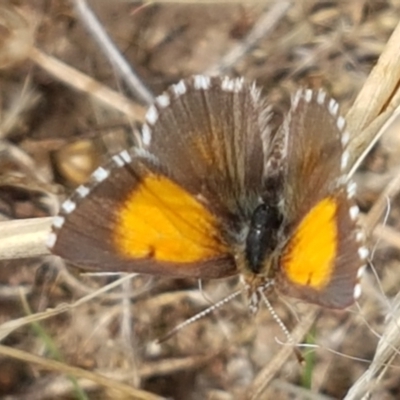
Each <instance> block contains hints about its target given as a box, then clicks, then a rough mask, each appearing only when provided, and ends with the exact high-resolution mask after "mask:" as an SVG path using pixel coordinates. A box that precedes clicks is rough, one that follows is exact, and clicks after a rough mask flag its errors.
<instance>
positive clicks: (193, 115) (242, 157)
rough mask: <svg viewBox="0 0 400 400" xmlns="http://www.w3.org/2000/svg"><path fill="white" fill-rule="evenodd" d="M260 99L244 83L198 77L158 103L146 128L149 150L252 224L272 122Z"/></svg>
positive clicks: (218, 205) (222, 210)
mask: <svg viewBox="0 0 400 400" xmlns="http://www.w3.org/2000/svg"><path fill="white" fill-rule="evenodd" d="M259 95H260V94H259V91H258V90H257V89H256V88H255V87H254V85H253V84H248V83H246V82H245V81H244V80H243V78H237V79H230V78H227V77H214V78H210V77H204V76H195V77H193V78H190V79H188V80H186V81H181V82H180V83H178V84H177V85H174V86H172V87H171V88H170V89H169V90H168V91H167V92H166V93H164V95H163V96H161V97H159V99H158V100H157V101H156V103H155V105H154V106H153V107H152V109H151V110H149V113H148V117H147V125H146V126H145V128H144V131H145V132H148V134H147V135H146V137H145V138H144V144H145V147H146V149H148V151H149V152H150V153H151V154H155V155H156V156H157V157H158V158H159V160H160V163H161V164H162V165H165V166H168V169H169V171H171V173H172V174H173V176H174V178H175V179H176V180H177V182H179V184H180V185H182V186H183V187H185V188H187V189H188V190H189V191H190V192H191V193H198V194H201V195H203V196H204V197H206V198H207V200H208V201H209V203H210V206H211V207H214V209H216V210H217V211H218V213H219V214H220V215H221V216H224V215H225V216H227V217H228V218H237V217H239V216H241V215H245V216H246V219H248V217H249V214H250V213H251V211H252V210H253V209H254V207H255V204H257V201H258V200H257V198H258V196H259V192H260V188H261V182H262V173H263V167H264V150H263V143H262V139H261V136H262V132H264V131H265V126H266V122H267V118H266V114H265V110H266V107H265V105H264V104H263V102H262V101H261V100H260V98H259Z"/></svg>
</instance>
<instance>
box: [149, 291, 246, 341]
mask: <svg viewBox="0 0 400 400" xmlns="http://www.w3.org/2000/svg"><path fill="white" fill-rule="evenodd" d="M241 293H242V290H238V291H236V292H233V293H232V294H230V295H229V296H227V297H225V298H223V299H222V300H220V301H218V302H217V303H215V304H213V305H212V306H210V307H208V308H206V309H205V310H203V311H201V312H199V313H198V314H196V315H193V317H191V318H189V319H187V320H186V321H184V322H182V323H181V324H179V325H177V326H175V327H174V328H173V329H171V330H170V331H169V332H167V333H166V334H165V335H164V336H162V337H161V338H159V339H156V340H155V342H156V343H157V344H159V343H162V342H165V341H166V340H168V339H169V338H170V337H171V336H174V335H175V334H176V333H177V332H179V331H180V330H182V329H184V328H186V327H187V326H189V325H191V324H193V323H194V322H197V321H198V320H200V319H202V318H204V317H205V316H206V315H208V314H210V313H212V312H214V311H215V310H217V309H218V308H220V307H222V306H224V305H225V304H227V303H229V302H230V301H232V300H233V299H234V298H235V297H237V296H239V294H241Z"/></svg>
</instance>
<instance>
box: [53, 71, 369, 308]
mask: <svg viewBox="0 0 400 400" xmlns="http://www.w3.org/2000/svg"><path fill="white" fill-rule="evenodd" d="M269 119H270V109H269V107H268V106H267V105H266V103H265V101H264V100H262V98H261V94H260V91H259V90H258V89H257V88H256V86H255V85H254V84H252V83H248V82H246V81H245V80H244V79H243V78H229V77H207V76H201V75H198V76H193V77H191V78H188V79H185V80H182V81H180V82H179V83H177V84H175V85H172V86H171V87H170V88H169V89H168V90H167V91H166V92H164V93H163V94H161V95H160V96H159V97H157V98H156V100H155V103H154V104H153V105H152V106H151V107H150V108H149V109H148V111H147V114H146V122H145V124H144V125H143V127H142V132H141V144H140V145H138V146H135V147H134V148H131V149H129V150H124V151H122V152H120V153H119V154H116V155H114V156H112V157H111V159H110V160H109V161H108V163H107V164H105V165H103V166H101V167H99V168H97V169H96V170H95V171H94V173H93V174H92V176H91V178H90V180H89V182H88V183H87V184H84V185H81V186H79V187H78V188H77V189H76V190H75V191H74V193H73V194H72V195H71V197H70V198H69V199H67V200H66V201H65V202H64V203H63V204H62V206H61V210H60V213H59V215H58V216H56V217H54V220H53V224H52V232H51V234H50V235H49V237H48V247H49V248H50V249H51V251H52V252H53V253H54V254H56V255H59V256H61V257H63V258H65V259H67V260H69V261H71V262H72V263H74V264H77V265H79V266H82V267H84V268H86V269H88V270H92V271H125V272H137V273H144V274H151V275H163V276H172V277H192V278H200V279H218V278H225V277H229V276H233V275H238V274H239V275H241V276H242V277H243V281H244V284H245V287H246V289H247V291H248V293H249V298H250V299H251V300H250V302H251V303H253V305H255V304H256V303H257V302H258V300H259V294H258V293H259V291H260V290H264V289H265V288H268V287H273V288H274V289H276V290H277V292H278V293H280V294H282V295H285V296H290V297H294V298H297V299H300V300H302V301H305V302H310V303H314V304H318V305H320V306H323V307H331V308H345V307H347V306H348V305H350V304H352V302H353V301H354V299H355V298H357V297H358V296H359V295H360V284H359V279H360V276H361V273H362V271H363V269H364V267H365V265H366V261H367V258H368V249H367V248H366V246H365V244H364V241H365V239H364V234H363V232H362V230H361V229H360V228H359V227H358V226H357V214H358V207H357V205H356V203H355V201H354V195H355V191H356V187H355V184H354V183H353V182H351V181H350V180H349V179H348V177H347V174H346V172H347V170H348V167H349V166H348V161H349V152H348V150H347V145H348V142H349V139H350V136H349V134H348V132H347V131H346V130H345V120H344V118H343V117H342V116H340V115H339V105H338V103H337V102H336V101H335V100H333V99H331V98H329V96H328V95H327V94H326V93H325V92H324V91H323V90H310V89H301V90H299V91H297V93H295V95H294V96H293V97H292V102H291V107H290V110H289V112H288V113H287V115H286V116H285V118H284V120H283V123H282V125H281V126H280V128H279V129H278V130H276V131H275V132H274V131H273V130H272V129H271V128H270V123H269Z"/></svg>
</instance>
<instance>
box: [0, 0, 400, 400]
mask: <svg viewBox="0 0 400 400" xmlns="http://www.w3.org/2000/svg"><path fill="white" fill-rule="evenodd" d="M279 2H280V1H272V0H271V1H264V2H250V1H249V2H243V3H222V2H221V3H219V4H218V3H215V4H195V3H192V2H186V3H181V4H175V3H164V2H162V3H161V2H160V3H157V2H156V3H153V4H150V3H149V4H146V3H139V2H137V3H135V2H127V1H120V2H111V1H106V0H101V1H100V0H98V1H92V2H91V3H90V4H91V6H92V7H93V10H94V11H95V12H96V14H97V15H98V17H99V19H100V21H101V22H102V24H103V25H104V26H105V27H106V29H107V31H108V32H109V34H110V35H111V36H112V38H113V40H114V41H115V43H116V44H117V46H118V48H119V49H120V50H121V51H122V53H123V55H124V57H125V58H126V59H127V60H128V61H129V63H130V64H131V65H133V66H134V68H135V69H136V71H137V73H138V75H139V76H140V78H141V80H142V81H143V82H144V83H145V84H146V85H147V86H148V87H149V88H150V90H151V91H152V92H153V93H155V94H159V93H161V92H162V91H163V90H164V89H165V88H166V87H167V86H168V85H169V84H171V83H173V82H176V81H178V80H179V79H181V78H183V77H187V76H190V75H192V74H194V73H203V72H205V71H208V70H210V69H211V67H218V66H220V65H221V60H222V59H223V56H224V55H225V54H226V53H227V51H228V50H229V49H231V48H232V47H233V46H237V45H239V44H243V43H244V42H245V38H246V36H247V35H248V33H249V32H251V30H252V29H253V27H254V24H255V23H256V22H257V21H258V19H259V18H260V16H261V15H262V14H263V13H268V12H269V11H270V10H271V9H272V8H273V7H274V6H276V4H277V3H279ZM4 3H5V4H4V6H6V7H7V10H8V11H10V10H11V11H10V12H17V13H18V14H19V15H21V16H22V18H23V19H22V20H19V19H18V18H17V22H16V24H17V27H19V28H20V29H21V30H24V29H25V31H26V30H28V32H30V33H29V34H28V35H27V37H26V38H25V40H26V42H27V43H28V48H29V39H31V40H33V43H34V46H35V47H36V48H38V49H40V50H41V51H43V52H44V53H46V54H49V55H52V56H53V57H55V58H57V59H59V60H62V61H63V62H64V63H66V64H68V65H69V66H71V67H73V68H75V69H77V70H79V71H82V72H83V73H85V74H87V75H89V76H91V77H92V78H94V79H96V80H97V81H99V82H101V83H103V84H105V85H107V86H108V87H110V88H112V89H113V90H115V91H117V92H119V93H124V94H125V95H126V96H127V97H131V96H130V95H129V90H127V89H126V87H125V85H124V83H123V82H122V81H121V79H119V78H118V77H117V75H116V73H115V72H114V71H113V69H112V68H111V67H110V64H109V62H108V61H107V59H106V58H105V57H104V55H103V54H102V52H101V50H100V48H99V47H98V46H97V45H96V43H95V42H94V41H93V40H92V38H91V37H90V36H89V35H88V33H87V31H86V30H85V29H84V27H83V24H82V22H81V21H80V20H79V19H78V18H77V15H76V13H75V11H74V9H73V7H72V6H71V2H69V1H63V0H59V1H57V0H54V1H48V0H47V1H46V0H43V1H40V0H33V1H27V0H15V1H10V2H4ZM281 3H283V2H281ZM292 3H293V4H291V5H290V7H288V9H287V10H286V11H285V13H284V14H283V15H282V16H281V17H280V18H279V20H277V21H276V25H275V26H274V28H273V29H272V30H271V31H270V32H269V33H268V34H267V35H265V36H264V37H263V38H262V39H261V40H259V41H257V43H256V45H255V46H254V47H253V48H251V49H247V51H246V52H245V54H244V55H243V56H242V57H241V58H240V59H239V60H238V61H236V62H235V64H234V65H229V66H228V67H227V68H226V69H225V71H224V72H225V73H227V74H229V75H231V76H237V75H243V76H245V77H246V78H248V79H250V80H255V81H257V84H258V85H259V86H260V87H261V88H262V90H263V93H264V95H265V96H266V97H267V98H268V100H269V101H270V103H271V104H273V107H274V110H275V111H276V115H277V121H279V119H280V116H281V115H282V113H283V112H284V111H285V110H286V109H287V107H288V104H289V99H290V94H291V93H293V92H294V91H295V90H296V88H298V87H300V86H310V87H320V86H322V87H324V88H325V89H326V90H327V91H328V92H329V93H330V94H331V95H332V96H333V97H335V98H336V99H337V100H338V101H339V102H340V104H341V107H342V111H343V113H345V112H346V111H347V110H348V109H349V107H350V105H351V104H352V102H353V101H354V99H355V97H356V95H357V93H358V92H359V91H360V89H361V87H362V85H363V82H364V81H365V79H366V77H367V76H368V74H369V72H370V71H371V69H372V67H373V66H374V64H375V62H376V60H377V58H378V57H379V55H380V53H381V52H382V49H383V47H384V45H385V43H386V42H387V40H388V38H389V36H390V34H391V32H392V31H393V29H394V27H395V26H396V24H397V22H398V21H399V20H400V1H398V0H392V1H389V0H388V1H384V0H378V1H373V0H369V1H368V0H354V1H348V2H347V1H339V0H338V1H335V0H332V1H317V0H315V1H313V0H304V1H296V2H295V1H293V2H292ZM4 10H6V8H4V9H3V8H2V9H0V13H1V12H5V11H4ZM4 15H5V14H4ZM7 15H8V14H7ZM23 21H25V22H23ZM18 24H20V25H18ZM25 24H26V25H25ZM14 29H17V28H15V26H14ZM11 32H12V31H10V30H8V29H7V28H6V27H4V26H0V38H2V40H1V42H2V43H5V42H6V40H7V39H8V37H9V36H8V35H10V34H11ZM21 53H22V54H20V55H19V57H17V56H15V55H14V56H9V58H10V59H7V60H8V62H9V63H8V65H7V66H4V68H2V69H1V70H0V112H1V117H0V120H1V121H0V133H1V138H0V144H1V149H2V151H1V153H0V155H1V157H0V215H1V218H2V219H3V220H8V219H15V218H33V217H43V216H48V215H51V213H52V212H53V211H54V197H51V196H50V195H49V194H57V195H58V196H59V198H60V199H62V198H64V197H65V195H66V194H68V193H70V192H71V190H72V188H74V187H75V186H77V185H78V184H79V183H82V182H84V181H85V180H86V179H87V178H88V176H89V174H90V172H91V171H92V170H93V168H94V167H95V166H97V165H98V164H99V163H101V162H102V161H104V160H105V159H106V158H107V155H109V154H113V153H115V152H116V151H118V150H119V149H121V148H123V147H124V146H128V145H131V144H132V143H133V139H132V128H133V127H135V126H136V122H135V121H132V120H130V119H128V118H127V116H126V115H123V114H121V113H120V112H118V111H117V110H115V109H113V108H112V107H110V106H105V105H102V104H100V103H99V102H97V101H95V100H94V99H93V97H92V96H90V94H88V93H85V92H82V91H78V90H74V89H72V88H71V87H69V86H67V85H66V84H64V83H63V82H62V81H61V80H60V79H58V78H57V77H54V76H52V75H50V74H49V73H48V72H47V71H46V70H45V69H43V68H42V67H41V66H40V65H38V63H35V62H33V61H32V60H30V59H29V58H26V57H25V56H26V54H25V53H24V50H23V46H22V50H21ZM12 57H16V58H19V59H18V60H14V59H13V58H12ZM0 58H1V57H0ZM133 101H135V100H134V99H133ZM397 132H398V131H397V130H396V129H392V130H391V131H390V132H388V133H387V134H386V135H385V136H384V137H383V139H382V140H381V141H380V143H379V144H378V145H377V146H375V148H374V150H373V152H372V154H371V155H370V156H368V158H367V159H366V161H365V162H364V164H363V165H362V167H361V169H360V171H359V172H358V173H357V176H356V179H357V183H358V185H359V192H358V202H359V205H360V207H361V209H362V211H364V212H368V210H369V209H370V208H371V207H372V205H373V204H374V202H375V201H376V199H377V198H378V196H379V194H380V193H381V191H382V190H383V188H384V187H385V185H386V184H387V182H389V181H390V179H391V178H392V177H393V174H394V173H395V171H396V170H397V168H398V166H399V163H398V162H399V159H400V158H399V157H398V156H399V150H400V143H399V135H398V134H397ZM398 200H399V199H396V198H394V199H391V208H390V213H389V214H388V217H387V220H386V222H385V223H386V224H387V225H388V226H390V227H392V228H394V230H397V228H398V227H399V224H400V211H399V210H400V208H399V207H397V205H399V203H398ZM372 246H373V247H374V249H375V251H374V257H373V266H374V269H375V274H373V273H372V272H371V271H369V272H368V273H367V275H366V277H365V279H364V282H363V286H364V288H363V289H364V294H363V296H362V298H361V300H360V307H353V308H351V309H350V310H346V311H343V312H337V311H329V310H320V312H319V317H318V319H317V321H316V323H315V324H314V325H313V327H312V329H311V330H310V333H309V336H308V339H307V340H308V342H309V343H314V344H316V345H317V346H318V348H317V349H316V350H308V351H305V358H306V361H305V362H304V363H303V364H299V362H298V360H297V358H296V357H295V355H294V352H293V354H292V355H290V357H289V358H288V359H287V360H285V362H284V365H283V366H282V367H280V368H279V369H277V370H276V371H275V372H274V379H273V380H272V381H271V383H270V384H269V385H268V388H267V389H266V391H265V392H264V393H263V394H262V395H260V397H259V398H261V399H275V400H278V399H341V398H343V397H344V395H345V394H346V392H347V391H348V390H349V388H350V387H351V386H352V384H353V383H354V382H355V381H356V379H357V378H358V377H359V376H360V375H361V374H362V373H363V372H364V371H365V370H366V369H367V368H368V366H369V361H370V360H371V359H372V357H373V355H374V352H375V348H376V344H377V342H378V339H379V334H380V332H382V330H383V327H384V320H385V317H386V315H387V314H388V313H389V311H388V310H389V307H390V302H391V300H392V299H393V297H394V296H395V295H396V294H397V292H398V291H399V287H400V279H399V277H400V264H399V256H400V253H399V251H398V249H397V248H395V247H394V246H393V245H390V244H389V243H388V242H386V241H385V240H384V239H379V238H377V237H373V240H372ZM113 279H114V278H104V277H88V276H84V275H81V274H78V273H77V272H76V271H75V270H73V269H70V268H68V269H66V268H65V265H64V264H62V263H60V262H59V261H56V260H54V259H53V258H49V257H46V258H36V259H23V260H21V259H20V260H12V261H2V262H1V265H0V324H1V323H4V322H6V321H10V320H13V319H16V318H20V317H23V316H25V315H26V314H27V313H28V312H29V311H28V309H27V306H26V305H24V302H23V300H22V298H23V296H22V295H21V293H22V292H21V289H23V290H24V293H25V297H26V301H27V303H28V304H29V308H30V310H31V312H38V311H43V310H45V309H46V308H48V307H55V306H57V305H59V304H61V303H72V302H74V301H76V300H78V299H79V298H80V297H82V296H83V295H85V294H88V293H92V292H93V291H95V290H96V289H98V288H100V287H102V286H104V285H105V284H106V283H110V282H111V281H112V280H113ZM234 284H235V281H233V282H232V281H226V282H205V283H204V287H205V294H206V296H207V297H206V296H202V295H199V294H198V292H196V290H197V289H198V284H197V282H196V281H192V280H172V279H165V278H151V279H150V278H148V277H138V278H137V279H135V280H134V281H133V282H132V285H131V286H129V285H128V286H129V287H127V286H126V285H125V286H123V287H121V286H118V288H116V289H114V290H113V291H112V292H109V293H106V294H102V295H98V296H97V297H96V298H95V299H94V300H92V301H90V302H86V303H84V304H82V305H80V306H79V307H76V308H74V309H73V311H71V312H67V313H63V314H61V315H59V316H57V317H54V318H51V319H47V320H44V321H41V322H40V327H41V330H40V329H39V328H38V326H33V325H27V326H25V327H23V328H21V329H19V330H17V331H16V332H14V333H12V334H11V335H9V336H8V337H7V338H6V339H5V340H4V341H3V342H2V344H3V345H7V346H10V347H13V348H16V349H21V350H25V351H26V352H28V353H31V354H36V355H40V356H43V357H49V358H52V357H54V351H53V352H52V351H51V350H50V349H51V348H55V349H57V353H58V359H61V360H62V361H63V363H65V364H67V365H71V366H76V367H79V368H82V369H85V370H90V371H95V372H98V373H101V374H106V375H107V376H108V377H110V378H112V379H114V380H115V381H118V380H119V381H123V382H125V383H127V384H129V385H132V386H134V385H136V386H137V387H140V388H142V389H144V390H147V391H148V392H151V393H155V394H159V395H162V396H165V397H168V398H172V399H176V400H180V399H188V400H189V399H193V400H197V399H215V400H217V399H218V400H225V399H226V400H229V399H244V398H246V395H247V394H248V390H249V388H250V387H251V385H252V383H254V380H255V377H256V376H257V373H258V372H259V371H260V370H261V369H262V368H263V367H265V366H266V365H267V364H268V363H269V362H270V361H271V360H272V358H273V357H274V355H276V354H277V352H278V351H279V350H280V349H281V348H282V344H280V343H279V342H278V341H277V340H276V338H278V339H279V340H280V341H281V342H285V337H284V335H283V334H282V331H281V330H280V329H279V327H278V326H277V324H276V322H274V320H273V319H272V318H271V315H270V314H269V312H268V311H267V310H261V311H260V312H259V314H258V315H257V316H256V317H252V316H251V315H249V312H248V310H247V307H246V302H245V301H244V300H243V299H239V300H238V301H235V302H232V303H230V304H228V305H227V306H225V307H223V308H221V309H220V310H219V311H217V312H216V313H214V314H212V315H210V316H208V317H206V318H203V319H202V320H200V321H198V322H197V323H195V324H193V325H191V326H189V327H187V328H186V329H184V330H182V331H180V332H179V333H178V334H176V335H175V336H173V337H172V338H171V339H169V340H168V341H166V342H163V343H161V344H160V345H156V344H154V343H152V340H153V339H155V338H158V337H160V336H162V335H163V334H165V332H167V331H168V329H170V328H172V327H174V326H175V325H176V324H178V323H179V322H182V321H183V320H185V319H186V318H188V317H190V316H192V315H194V314H195V313H196V312H199V311H201V310H202V309H204V308H205V307H206V306H207V305H208V304H209V303H210V302H212V301H216V300H218V299H220V298H222V297H223V296H224V295H226V294H228V293H230V292H231V290H232V287H234V286H233V285H234ZM128 298H132V302H131V303H130V304H128V305H127V303H126V301H125V300H126V299H128ZM271 301H272V302H273V305H274V308H275V310H276V312H277V313H278V315H279V316H280V318H281V319H282V320H283V321H284V323H285V324H286V326H287V327H288V328H289V329H290V330H291V329H292V328H293V327H294V326H295V325H296V323H297V318H299V319H300V320H301V318H302V313H305V312H306V311H307V307H300V306H299V305H297V304H294V305H291V307H290V308H289V307H288V306H287V305H286V304H285V303H283V302H282V301H279V300H278V301H275V299H271ZM0 353H1V352H0ZM398 361H399V360H396V359H395V360H393V362H392V365H391V367H389V368H388V370H387V371H386V374H385V376H384V377H383V379H382V381H381V382H380V384H379V386H378V388H377V389H376V391H375V394H374V397H373V398H375V399H388V400H389V399H398V398H400V378H399V376H400V375H399V370H398V368H399V367H398ZM78 385H79V386H80V387H81V388H82V389H83V390H84V391H85V392H86V395H87V397H88V398H90V399H122V398H135V397H133V396H132V395H131V396H129V395H122V394H120V393H118V392H117V391H113V390H112V389H110V388H106V387H104V386H103V385H101V384H99V383H97V384H95V383H93V382H91V381H89V380H87V379H83V378H78ZM77 391H78V390H77V389H76V388H75V389H74V387H73V385H72V384H71V381H70V379H69V378H68V376H67V375H65V374H63V373H61V372H60V371H57V370H55V369H52V368H44V367H43V366H38V365H37V364H35V363H33V362H29V361H28V360H23V361H21V360H17V359H15V358H10V357H8V356H5V355H1V354H0V398H1V399H55V398H57V399H70V398H79V397H78V395H77ZM80 398H84V397H80ZM144 398H145V397H144ZM149 398H150V397H149Z"/></svg>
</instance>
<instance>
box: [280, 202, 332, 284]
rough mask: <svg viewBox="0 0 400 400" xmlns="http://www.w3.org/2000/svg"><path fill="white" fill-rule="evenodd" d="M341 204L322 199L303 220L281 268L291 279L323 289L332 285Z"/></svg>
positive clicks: (289, 245)
mask: <svg viewBox="0 0 400 400" xmlns="http://www.w3.org/2000/svg"><path fill="white" fill-rule="evenodd" d="M336 211H337V204H336V201H335V199H333V198H329V197H327V198H325V199H323V200H321V201H320V202H319V203H318V204H317V205H316V206H315V207H314V208H312V209H311V211H310V212H309V213H308V214H307V215H306V216H305V218H304V219H303V220H302V221H301V223H300V225H299V226H298V227H297V229H296V231H295V232H294V235H293V236H292V238H291V239H290V241H289V243H288V244H287V246H286V249H285V250H284V253H283V257H282V259H281V266H282V268H283V269H284V271H285V273H286V275H287V277H288V278H289V280H290V281H291V282H293V283H295V284H298V285H307V286H311V287H313V288H315V289H322V288H324V287H325V286H326V284H327V283H328V282H329V279H330V277H331V275H332V271H333V267H334V264H335V257H336V251H337V240H338V232H337V223H336V219H335V215H336Z"/></svg>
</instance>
